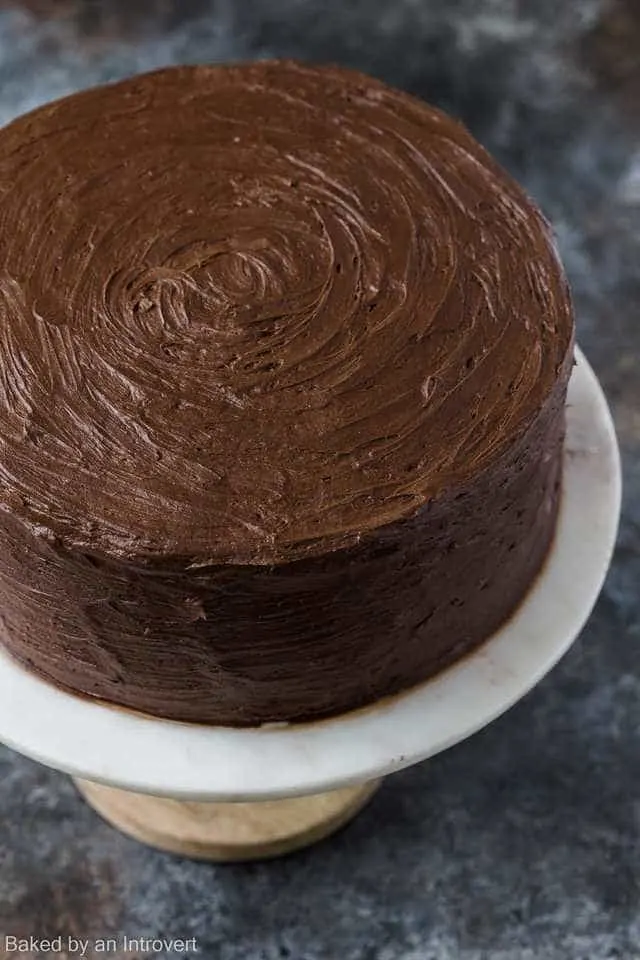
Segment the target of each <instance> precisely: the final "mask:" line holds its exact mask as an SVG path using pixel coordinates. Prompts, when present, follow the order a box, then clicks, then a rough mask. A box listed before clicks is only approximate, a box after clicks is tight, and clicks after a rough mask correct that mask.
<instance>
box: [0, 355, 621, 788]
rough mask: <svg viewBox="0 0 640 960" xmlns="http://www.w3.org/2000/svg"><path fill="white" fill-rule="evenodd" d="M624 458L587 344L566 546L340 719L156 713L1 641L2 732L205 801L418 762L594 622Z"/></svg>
mask: <svg viewBox="0 0 640 960" xmlns="http://www.w3.org/2000/svg"><path fill="white" fill-rule="evenodd" d="M620 484H621V481H620V461H619V454H618V447H617V442H616V438H615V431H614V428H613V424H612V421H611V417H610V414H609V410H608V407H607V403H606V400H605V398H604V396H603V394H602V391H601V389H600V386H599V384H598V381H597V380H596V378H595V375H594V374H593V371H592V370H591V368H590V367H589V365H588V363H587V362H586V360H585V359H584V357H583V356H582V354H580V353H578V365H577V367H576V368H575V369H574V374H573V377H572V380H571V384H570V389H569V401H568V432H567V440H566V444H565V474H564V492H563V501H562V507H561V511H560V518H559V526H558V532H557V536H556V541H555V546H554V548H553V550H552V552H551V555H550V557H549V559H548V561H547V563H546V566H545V569H544V571H543V573H542V574H541V576H540V577H539V578H538V581H537V582H536V584H535V586H534V588H533V589H532V591H531V592H530V594H529V596H528V597H527V599H526V601H525V603H524V604H523V605H522V607H521V608H520V610H519V611H518V613H517V614H516V615H515V616H514V617H513V618H512V619H511V620H510V622H509V623H508V624H507V625H506V626H505V627H504V628H503V629H502V630H500V631H499V632H498V633H497V634H496V635H495V636H494V637H493V638H492V639H490V640H489V641H488V642H487V643H486V644H485V645H484V646H483V647H482V648H481V649H479V650H478V651H476V652H475V653H474V654H472V655H470V656H468V657H467V658H466V659H465V660H463V661H462V662H461V663H460V664H458V665H456V666H454V667H452V668H450V669H449V670H447V671H445V672H444V673H443V674H441V675H440V676H439V677H437V678H435V679H434V680H431V681H429V682H428V683H425V684H423V685H422V686H420V687H418V688H416V689H415V690H413V691H411V692H409V693H407V694H403V695H401V696H399V697H395V698H392V699H390V700H388V701H385V702H382V703H379V704H377V705H376V706H374V707H372V708H369V709H367V710H363V711H358V712H356V713H353V714H347V715H345V716H342V717H338V718H336V719H333V720H329V721H323V722H320V723H312V724H305V725H298V726H293V727H289V728H287V727H284V728H277V729H274V728H269V729H264V728H263V729H257V730H256V729H252V730H233V729H225V728H220V727H204V726H195V725H188V724H182V723H174V722H171V721H163V720H156V719H152V718H146V717H143V716H140V715H136V714H133V713H129V712H127V711H125V710H122V709H113V708H111V707H109V706H105V705H102V704H99V703H93V702H91V701H89V700H85V699H81V698H78V697H74V696H70V695H68V694H65V693H62V692H61V691H59V690H57V689H56V688H55V687H53V686H50V685H49V684H47V683H45V682H44V681H42V680H40V679H38V678H36V677H34V676H31V675H30V674H29V673H27V672H26V671H25V670H24V669H22V668H21V667H20V666H18V665H16V664H15V663H14V662H13V661H12V660H11V659H10V658H9V657H8V656H7V655H6V654H5V653H4V652H1V651H0V741H3V742H4V743H6V744H8V745H9V746H11V747H13V748H14V749H16V750H18V751H19V752H21V753H24V754H26V755H27V756H29V757H32V758H34V759H36V760H39V761H41V762H42V763H45V764H47V765H49V766H52V767H55V768H57V769H59V770H63V771H66V772H67V773H70V774H73V775H75V776H80V777H83V778H86V779H90V780H96V781H100V782H104V783H108V784H112V785H114V786H118V787H122V788H128V789H131V790H136V791H140V792H146V793H152V794H157V795H166V796H173V797H176V798H181V799H187V798H191V799H200V800H259V799H269V798H273V797H281V796H292V795H296V794H307V793H316V792H320V791H323V790H329V789H332V788H334V787H339V786H342V785H345V784H348V783H355V782H358V781H362V780H368V779H372V778H374V777H379V776H382V775H384V774H388V773H391V772H392V771H394V770H398V769H400V768H402V767H406V766H409V765H410V764H413V763H416V762H417V761H419V760H423V759H425V758H426V757H429V756H432V755H434V754H436V753H438V752H440V751H441V750H446V749H447V748H448V747H450V746H452V745H453V744H455V743H457V742H458V741H460V740H463V739H464V738H466V737H468V736H470V735H471V734H473V733H475V732H476V731H477V730H479V729H480V728H481V727H483V726H485V725H486V724H488V723H490V722H491V720H493V719H495V718H496V717H497V716H499V715H500V714H501V713H503V712H504V711H505V710H507V709H508V708H509V707H510V706H511V705H512V704H514V703H515V702H516V701H517V700H518V699H519V698H520V697H522V696H523V695H524V694H525V693H527V691H528V690H530V689H531V687H533V686H534V685H535V684H536V683H537V682H538V681H539V680H540V679H541V678H542V677H543V676H544V675H545V674H546V673H547V672H548V671H549V670H550V669H551V668H552V667H553V666H554V664H555V663H556V662H557V661H558V660H559V659H560V657H561V656H562V654H563V653H564V652H565V651H566V650H567V649H568V647H569V646H570V645H571V643H572V642H573V640H574V639H575V638H576V636H577V635H578V633H579V632H580V630H581V629H582V627H583V625H584V623H585V621H586V619H587V617H588V616H589V613H590V611H591V609H592V607H593V604H594V603H595V600H596V598H597V596H598V594H599V592H600V589H601V587H602V583H603V580H604V577H605V574H606V571H607V568H608V566H609V563H610V560H611V554H612V550H613V546H614V542H615V538H616V532H617V525H618V518H619V512H620V497H621V490H620Z"/></svg>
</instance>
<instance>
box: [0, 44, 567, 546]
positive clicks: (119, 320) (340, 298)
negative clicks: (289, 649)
mask: <svg viewBox="0 0 640 960" xmlns="http://www.w3.org/2000/svg"><path fill="white" fill-rule="evenodd" d="M571 339H572V315H571V308H570V303H569V297H568V293H567V287H566V283H565V280H564V276H563V272H562V268H561V266H560V264H559V262H558V258H557V255H556V253H555V249H554V245H553V242H552V240H551V238H550V233H549V230H548V228H547V225H546V223H545V221H544V220H543V218H542V217H541V215H540V214H539V213H538V212H537V211H536V209H535V207H534V206H533V205H532V204H531V202H530V201H529V200H528V199H527V198H526V196H525V195H524V193H523V192H522V191H521V189H520V188H519V187H518V186H517V185H515V184H514V183H513V182H512V181H511V179H510V178H509V177H508V176H507V175H506V174H505V173H504V172H503V171H502V170H501V169H500V168H499V166H498V165H497V164H496V163H495V162H494V161H493V160H492V159H491V158H490V157H489V156H488V155H487V154H486V153H485V151H484V150H483V149H482V148H481V147H480V146H479V145H478V144H477V143H476V142H475V141H474V140H473V138H472V137H471V136H470V135H469V134H468V133H467V132H466V131H465V130H464V128H463V127H461V126H460V125H459V124H458V123H456V122H455V121H453V120H452V119H450V118H448V117H446V116H445V115H443V114H442V113H440V112H439V111H436V110H434V109H433V108H431V107H429V106H427V105H425V104H423V103H422V102H420V101H418V100H415V99H413V98H411V97H409V96H407V95H405V94H402V93H400V92H397V91H394V90H391V89H389V88H388V87H386V86H384V85H383V84H381V83H379V82H377V81H375V80H372V79H370V78H368V77H365V76H363V75H361V74H358V73H354V72H351V71H347V70H344V69H340V68H334V67H322V68H320V67H310V66H304V65H301V64H296V63H291V62H276V61H272V62H261V63H254V64H241V65H236V66H224V67H219V66H215V67H184V68H182V67H180V68H170V69H167V70H162V71H159V72H156V73H153V74H147V75H143V76H139V77H136V78H133V79H131V80H127V81H124V82H121V83H118V84H114V85H111V86H106V87H101V88H97V89H93V90H89V91H86V92H84V93H80V94H76V95H74V96H72V97H68V98H66V99H64V100H61V101H58V102H56V103H53V104H50V105H48V106H45V107H42V108H40V109H38V110H36V111H34V112H33V113H31V114H29V115H27V116H25V117H22V118H20V119H18V120H16V121H14V122H13V123H12V124H10V125H9V126H8V127H5V128H4V130H2V131H0V438H1V440H0V507H2V508H3V509H9V510H11V511H12V512H14V513H17V514H18V515H19V516H21V517H22V519H23V520H24V521H25V522H27V523H28V524H30V525H31V526H32V528H33V529H34V530H35V531H36V532H37V533H39V534H41V535H45V536H50V537H55V538H57V539H59V540H61V541H62V542H63V543H68V544H73V545H75V546H84V547H86V548H87V549H89V550H92V549H95V550H97V551H100V552H106V553H107V554H110V555H115V556H124V555H126V556H136V555H141V556H142V555H150V554H151V555H154V556H155V555H157V556H164V555H170V556H174V557H182V558H186V559H191V560H194V562H196V563H203V564H206V563H207V561H226V562H239V563H247V562H266V563H271V562H278V561H279V560H280V559H283V558H284V559H287V558H294V557H300V556H304V555H307V554H312V553H314V552H318V551H320V550H322V549H326V548H327V547H329V548H330V547H331V546H334V547H337V546H340V545H343V544H348V543H351V542H354V540H357V539H358V538H359V537H360V536H361V535H362V534H364V533H366V532H367V531H368V530H370V529H372V528H377V527H379V526H381V525H383V524H385V523H389V522H392V521H394V520H397V519H399V518H400V517H402V516H406V515H409V514H411V513H413V512H414V511H415V510H416V509H418V508H419V507H420V506H421V505H422V504H424V502H425V500H426V499H429V498H431V497H437V496H439V495H441V494H442V493H443V492H444V491H448V490H450V489H452V488H455V487H457V486H459V485H463V484H464V483H465V482H467V481H469V480H470V479H472V478H473V476H474V475H475V474H476V473H477V472H478V471H479V470H482V469H483V468H484V467H486V466H489V465H490V464H491V463H492V462H495V459H496V458H497V457H499V456H500V455H501V453H502V452H503V451H504V450H505V449H506V448H507V447H508V446H509V445H510V444H512V443H513V442H514V439H517V438H518V437H520V436H522V435H523V433H524V431H526V429H527V427H528V426H529V424H530V423H531V422H532V420H533V418H535V415H536V413H537V412H538V411H539V410H540V408H541V407H542V406H543V405H544V403H545V401H546V400H547V398H548V397H549V395H550V393H551V391H552V389H553V387H554V384H555V381H556V377H557V374H558V370H559V369H560V366H561V365H562V363H563V362H564V361H565V358H566V355H567V351H568V349H569V347H570V344H571Z"/></svg>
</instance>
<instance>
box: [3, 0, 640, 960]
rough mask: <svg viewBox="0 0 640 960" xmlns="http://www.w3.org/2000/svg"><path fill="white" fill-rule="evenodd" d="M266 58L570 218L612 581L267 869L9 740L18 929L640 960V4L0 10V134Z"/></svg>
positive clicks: (352, 949) (277, 956) (383, 957)
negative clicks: (441, 114) (493, 708)
mask: <svg viewBox="0 0 640 960" xmlns="http://www.w3.org/2000/svg"><path fill="white" fill-rule="evenodd" d="M27 9H29V10H30V11H31V12H30V13H27V12H25V11H26V10H27ZM262 55H293V56H298V57H302V58H307V59H313V60H333V61H338V62H341V63H345V64H349V65H354V66H358V67H360V68H363V69H365V70H367V71H369V72H371V73H374V74H377V75H378V76H380V77H382V78H383V79H386V80H388V81H390V82H393V83H395V84H397V85H399V86H402V87H404V88H406V89H408V90H410V91H412V92H414V93H417V94H419V95H421V96H424V97H426V98H427V99H430V100H432V101H434V102H435V103H437V104H439V105H441V106H443V107H445V108H446V109H448V110H450V111H451V112H453V113H454V114H456V115H458V116H460V117H461V118H462V119H464V120H465V121H466V122H467V124H468V125H469V126H470V127H471V129H472V130H473V131H474V133H475V134H476V135H477V136H478V137H479V139H480V140H482V141H483V142H484V143H485V144H486V145H487V146H488V147H489V148H490V149H491V150H492V151H493V152H494V153H495V154H496V155H497V156H498V157H499V158H500V160H501V161H502V162H503V163H504V164H505V165H506V166H507V167H508V168H509V169H510V170H511V171H512V172H513V173H514V174H515V175H516V176H517V177H518V178H519V179H520V180H521V181H522V182H523V183H524V184H525V185H526V186H527V187H528V189H529V191H530V192H531V193H532V194H533V195H534V196H535V197H536V199H537V200H538V201H539V202H540V204H541V205H542V207H543V208H544V210H545V211H546V213H547V215H548V216H549V217H550V218H551V219H552V220H553V222H554V225H555V228H556V230H557V233H558V237H559V241H560V245H561V249H562V253H563V256H564V259H565V262H566V265H567V269H568V272H569V275H570V279H571V282H572V285H573V290H574V296H575V301H576V306H577V311H578V326H579V338H580V341H581V344H582V346H583V348H584V349H585V351H586V353H587V355H588V356H589V358H590V360H591V361H592V363H593V365H594V366H595V369H596V371H597V372H598V374H599V375H600V377H601V378H602V381H603V383H604V385H605V388H606V390H607V393H608V395H609V398H610V400H611V403H612V406H613V410H614V414H615V419H616V423H617V428H618V431H619V436H620V441H621V444H622V449H623V454H624V469H625V484H626V487H625V505H624V518H623V523H622V529H621V533H620V538H619V544H618V548H617V551H616V555H615V560H614V564H613V568H612V570H611V573H610V576H609V578H608V581H607V584H606V587H605V590H604V592H603V595H602V597H601V599H600V602H599V604H598V606H597V609H596V611H595V613H594V615H593V616H592V618H591V621H590V623H589V625H588V626H587V628H586V629H585V631H584V633H583V635H582V637H581V638H580V640H579V642H578V643H577V644H576V645H575V647H574V648H573V650H572V651H571V652H570V654H569V655H568V656H567V657H566V658H565V659H564V661H563V662H562V663H561V665H560V666H559V667H558V668H557V669H556V670H555V671H554V672H553V674H552V675H551V676H549V677H548V678H547V679H546V680H545V681H544V682H543V683H542V684H541V685H540V686H539V687H538V688H537V689H536V690H535V691H534V692H533V693H532V694H531V695H529V696H528V697H527V698H525V700H524V701H522V702H521V703H520V704H519V705H518V706H517V707H515V708H514V709H513V710H511V711H510V712H509V713H508V714H507V715H506V716H504V717H503V718H502V719H500V720H499V721H497V722H496V723H494V724H493V725H492V726H491V727H490V728H488V729H487V730H485V731H484V732H482V733H480V734H478V735H477V736H475V737H474V738H473V739H471V740H469V741H467V742H466V743H464V744H461V745H460V746H458V747H456V748H455V749H453V750H450V751H449V752H448V753H446V754H444V755H441V756H439V757H437V758H436V759H434V760H432V761H430V762H428V763H425V764H423V765H420V766H418V767H415V768H413V769H412V770H409V771H406V772H404V773H402V774H398V775H396V776H394V777H393V778H391V779H390V780H388V781H387V783H386V785H385V787H384V789H383V790H382V791H381V792H380V794H379V795H378V796H377V797H376V798H375V799H374V801H373V802H372V803H371V805H370V806H369V807H368V808H367V810H366V811H365V812H364V813H363V814H362V815H361V816H360V817H359V818H358V819H357V820H356V821H355V822H354V823H353V824H352V825H351V826H350V827H349V828H348V829H347V830H345V831H344V832H343V833H341V834H340V835H339V836H337V837H335V838H334V839H332V840H330V841H328V842H326V843H324V844H322V845H320V846H317V847H315V848H313V849H310V850H307V851H305V852H303V853H301V854H298V855H296V856H293V857H290V858H288V859H284V860H281V861H278V862H275V863H271V864H254V865H249V866H231V867H216V866H209V865H206V864H196V863H190V862H187V861H184V860H180V859H176V858H173V857H170V856H164V855H162V854H160V853H156V852H153V851H151V850H147V849H144V848H142V847H140V846H138V845H136V844H135V843H133V842H131V841H129V840H127V839H125V838H124V837H122V836H120V835H119V834H117V833H116V832H114V831H112V830H111V829H110V828H109V827H107V826H106V825H105V824H103V823H102V822H100V820H99V819H98V818H97V817H96V816H95V815H94V814H93V813H92V812H91V811H90V810H89V809H88V808H87V807H86V806H85V805H84V804H83V803H82V801H81V800H80V799H79V798H78V797H77V796H76V794H75V792H74V790H73V788H72V786H71V785H70V783H69V781H68V780H67V779H66V778H65V777H63V776H61V775H58V774H56V773H54V772H51V771H48V770H46V769H44V768H42V767H39V766H37V765H36V764H34V763H31V762H30V761H28V760H25V759H22V758H21V757H18V756H16V755H15V754H13V753H11V752H10V751H9V750H6V749H3V748H0V934H12V935H14V936H29V935H34V936H39V937H44V936H55V935H56V934H62V935H69V934H71V935H74V936H79V937H83V938H97V937H104V936H117V935H122V934H127V935H128V936H132V937H141V936H149V937H154V936H165V937H181V938H185V939H186V938H189V937H196V938H197V942H198V947H199V953H197V954H192V955H193V956H199V957H203V958H207V960H209V958H210V960H453V958H460V960H482V958H495V960H564V958H569V960H613V958H622V960H637V958H640V839H639V828H640V804H639V793H640V734H639V727H640V647H639V640H640V374H639V370H640V5H639V4H638V3H637V0H617V2H604V0H602V2H601V0H564V2H560V3H559V2H557V0H520V2H517V0H484V2H473V0H449V2H446V0H431V2H429V0H395V2H394V0H354V2H351V3H347V2H340V0H326V2H320V0H270V2H267V3H263V2H259V0H246V2H241V0H238V2H237V3H233V2H232V0H228V2H226V3H223V4H222V3H213V2H207V0H192V2H189V0H183V2H182V3H178V2H176V3H174V4H171V3H169V2H165V3H162V2H160V0H157V2H154V0H146V2H142V0H129V2H124V0H122V2H116V0H113V2H104V3H91V2H88V0H83V2H81V0H75V2H74V0H57V2H55V0H49V2H47V0H31V2H30V3H26V2H25V3H24V4H23V5H22V6H21V7H20V8H18V5H16V4H15V3H13V2H11V0H5V2H0V122H4V121H6V120H8V119H9V118H10V117H12V116H14V115H16V114H18V113H20V112H22V111H24V110H25V109H28V108H29V107H32V106H34V105H35V104H37V103H40V102H42V101H44V100H47V99H50V98H52V97H54V96H57V95H59V94H62V93H64V92H67V91H70V90H74V89H77V88H80V87H82V86H86V85H88V84H91V83H94V82H97V81H100V80H105V79H109V78H115V77H119V76H123V75H126V74H129V73H133V72H136V71H139V70H142V69H146V68H150V67H152V66H157V65H160V64H165V63H171V62H180V61H182V62H185V61H198V60H200V61H211V60H221V59H237V58H242V57H254V56H262ZM588 522H589V518H588V517H585V524H588ZM579 575H580V571H579V570H576V576H579ZM5 952H6V951H5ZM1 956H3V954H2V942H1V941H0V957H1ZM111 956H114V955H113V954H112V955H111Z"/></svg>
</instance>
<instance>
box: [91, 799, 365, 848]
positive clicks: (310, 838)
mask: <svg viewBox="0 0 640 960" xmlns="http://www.w3.org/2000/svg"><path fill="white" fill-rule="evenodd" d="M380 783H381V781H379V780H373V781H371V782H370V783H364V784H361V785H358V786H355V787H343V788H342V789H341V790H330V791H329V792H328V793H316V794H313V795H311V796H306V797H287V798H285V799H282V800H262V801H260V802H257V803H242V802H237V803H196V802H194V801H189V800H172V799H170V798H168V797H149V796H146V795H145V794H143V793H131V792H129V791H126V790H119V789H117V788H115V787H107V786H104V785H103V784H99V783H92V782H91V781H90V780H75V784H76V787H77V788H78V790H79V791H80V793H81V794H82V796H83V797H84V798H85V800H86V801H87V803H88V804H89V805H90V806H92V807H93V809H94V810H95V811H96V812H97V813H99V814H100V816H101V817H103V819H104V820H106V821H107V822H108V823H110V824H112V826H114V827H117V829H118V830H120V831H121V832H122V833H126V834H127V836H130V837H133V838H134V839H135V840H139V841H140V842H141V843H146V844H147V845H148V846H150V847H158V848H159V849H160V850H166V851H169V852H170V853H178V854H181V855H182V856H184V857H192V858H194V859H197V860H215V861H217V862H218V863H223V862H231V861H239V860H267V859H271V858H272V857H280V856H282V855H283V854H286V853H293V851H294V850H299V849H300V848H301V847H307V846H309V845H310V844H312V843H316V842H317V841H318V840H323V839H324V838H325V837H328V836H330V835H331V834H332V833H335V831H336V830H339V829H340V827H342V826H344V825H345V824H347V823H348V822H349V820H351V819H352V817H354V816H355V815H356V814H357V813H359V812H360V810H362V808H363V807H364V805H365V804H366V803H367V801H368V800H369V799H370V798H371V797H372V796H373V794H374V793H375V792H376V790H377V788H378V786H379V785H380Z"/></svg>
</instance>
